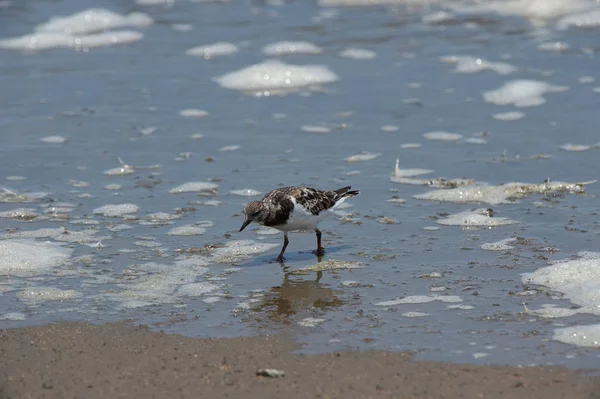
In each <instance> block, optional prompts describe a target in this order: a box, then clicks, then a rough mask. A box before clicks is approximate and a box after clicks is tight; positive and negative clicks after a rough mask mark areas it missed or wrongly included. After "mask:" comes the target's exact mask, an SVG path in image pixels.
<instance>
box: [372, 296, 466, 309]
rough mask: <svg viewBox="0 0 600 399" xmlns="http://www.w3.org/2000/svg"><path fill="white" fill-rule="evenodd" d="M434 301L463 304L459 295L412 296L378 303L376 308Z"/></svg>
mask: <svg viewBox="0 0 600 399" xmlns="http://www.w3.org/2000/svg"><path fill="white" fill-rule="evenodd" d="M433 301H441V302H446V303H455V302H462V301H463V300H462V299H461V297H459V296H457V295H412V296H406V297H404V298H398V299H394V300H391V301H384V302H378V303H376V304H375V306H396V305H406V304H419V303H429V302H433Z"/></svg>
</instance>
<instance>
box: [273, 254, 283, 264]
mask: <svg viewBox="0 0 600 399" xmlns="http://www.w3.org/2000/svg"><path fill="white" fill-rule="evenodd" d="M284 261H285V258H284V257H283V256H281V255H279V256H278V257H277V258H275V262H279V263H283V262H284Z"/></svg>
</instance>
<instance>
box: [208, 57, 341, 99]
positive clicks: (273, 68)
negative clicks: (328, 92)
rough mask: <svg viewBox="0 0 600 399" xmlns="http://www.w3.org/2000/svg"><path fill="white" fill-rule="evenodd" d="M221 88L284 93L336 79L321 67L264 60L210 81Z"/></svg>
mask: <svg viewBox="0 0 600 399" xmlns="http://www.w3.org/2000/svg"><path fill="white" fill-rule="evenodd" d="M214 80H215V81H216V82H217V83H218V84H219V85H220V86H221V87H223V88H226V89H231V90H240V91H245V92H255V93H256V92H263V93H271V91H274V92H275V93H277V92H281V91H283V92H285V91H289V90H294V89H298V88H304V87H310V86H319V85H323V84H326V83H331V82H335V81H336V80H338V76H337V75H336V74H335V73H333V72H331V71H330V70H329V68H327V67H326V66H324V65H302V66H299V65H291V64H285V63H283V62H280V61H273V60H268V61H264V62H262V63H260V64H255V65H251V66H249V67H246V68H243V69H240V70H238V71H235V72H230V73H227V74H225V75H222V76H219V77H216V78H214Z"/></svg>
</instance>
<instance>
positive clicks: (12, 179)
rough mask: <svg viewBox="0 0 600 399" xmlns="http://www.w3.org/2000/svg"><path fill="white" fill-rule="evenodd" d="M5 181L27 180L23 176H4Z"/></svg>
mask: <svg viewBox="0 0 600 399" xmlns="http://www.w3.org/2000/svg"><path fill="white" fill-rule="evenodd" d="M5 179H6V180H8V181H22V180H27V178H26V177H25V176H6V177H5Z"/></svg>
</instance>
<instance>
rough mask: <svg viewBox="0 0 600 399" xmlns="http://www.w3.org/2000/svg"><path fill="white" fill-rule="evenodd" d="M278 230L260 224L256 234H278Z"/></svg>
mask: <svg viewBox="0 0 600 399" xmlns="http://www.w3.org/2000/svg"><path fill="white" fill-rule="evenodd" d="M278 233H279V230H277V229H274V228H272V227H267V226H261V227H260V228H258V229H257V230H256V234H258V235H275V234H278Z"/></svg>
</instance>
